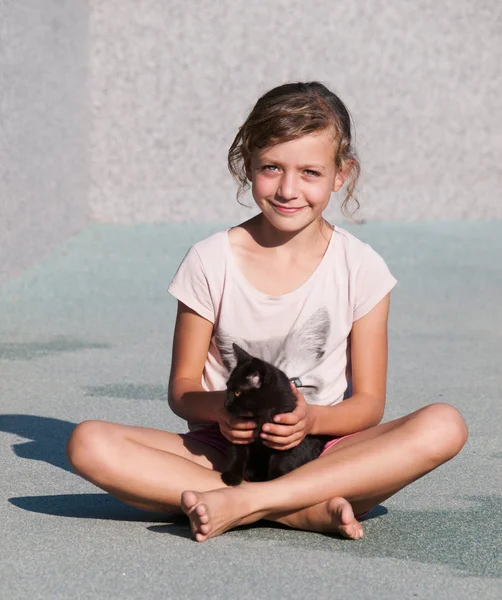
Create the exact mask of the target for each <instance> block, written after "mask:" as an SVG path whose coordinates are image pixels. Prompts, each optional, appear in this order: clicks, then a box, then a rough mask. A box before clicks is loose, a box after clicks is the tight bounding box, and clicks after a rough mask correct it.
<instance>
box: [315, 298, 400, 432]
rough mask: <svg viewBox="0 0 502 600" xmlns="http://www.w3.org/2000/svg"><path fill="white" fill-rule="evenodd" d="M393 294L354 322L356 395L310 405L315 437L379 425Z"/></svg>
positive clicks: (382, 404)
mask: <svg viewBox="0 0 502 600" xmlns="http://www.w3.org/2000/svg"><path fill="white" fill-rule="evenodd" d="M389 305H390V294H387V295H386V296H385V297H384V298H383V299H382V300H381V301H380V302H379V303H378V304H377V305H376V306H375V307H374V308H373V309H372V310H371V311H370V312H369V313H368V314H366V315H365V316H364V317H361V318H360V319H358V320H357V321H354V324H353V325H352V332H351V361H352V396H351V397H350V398H348V399H347V400H344V401H343V402H340V403H338V404H335V405H334V406H316V405H309V407H308V411H309V413H310V418H311V431H310V433H312V434H329V435H337V436H340V435H347V434H349V433H355V432H356V431H361V430H363V429H368V428H369V427H373V426H375V425H378V423H380V421H381V420H382V417H383V413H384V409H385V396H386V385H387V355H388V349H387V320H388V316H389Z"/></svg>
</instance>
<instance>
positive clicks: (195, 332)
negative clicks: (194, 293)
mask: <svg viewBox="0 0 502 600" xmlns="http://www.w3.org/2000/svg"><path fill="white" fill-rule="evenodd" d="M212 333H213V324H212V323H211V321H208V320H207V319H204V317H201V316H200V315H199V314H198V313H196V312H195V311H193V310H192V309H191V308H188V306H186V305H185V304H183V303H182V302H178V314H177V316H176V325H175V328H174V339H173V356H172V362H171V376H170V378H169V394H168V401H169V406H170V407H171V410H172V411H173V412H174V413H175V414H177V415H178V417H181V418H182V419H185V420H186V421H190V422H192V423H218V426H219V428H220V431H221V433H222V434H223V435H224V436H225V437H226V438H227V439H228V440H229V441H231V442H232V443H234V444H249V443H250V442H251V441H253V436H254V434H255V429H256V423H255V422H254V421H250V420H249V419H244V418H243V419H239V418H237V417H232V416H231V415H229V414H228V412H227V411H226V410H225V408H224V406H223V403H224V401H225V394H226V392H225V390H223V391H218V392H208V391H206V390H205V389H204V388H203V387H202V385H201V380H202V373H203V371H204V364H205V362H206V357H207V353H208V351H209V344H210V342H211V335H212Z"/></svg>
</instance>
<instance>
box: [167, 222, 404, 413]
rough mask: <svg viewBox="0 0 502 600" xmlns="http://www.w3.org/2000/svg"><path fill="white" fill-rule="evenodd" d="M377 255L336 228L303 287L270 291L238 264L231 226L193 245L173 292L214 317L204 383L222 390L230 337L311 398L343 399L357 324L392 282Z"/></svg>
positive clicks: (230, 356) (320, 400)
mask: <svg viewBox="0 0 502 600" xmlns="http://www.w3.org/2000/svg"><path fill="white" fill-rule="evenodd" d="M395 284H396V279H395V278H394V277H393V276H392V275H391V273H390V271H389V269H388V267H387V265H386V264H385V262H384V260H383V259H382V258H381V256H380V255H379V254H377V253H376V252H375V251H374V250H373V249H372V248H371V247H370V246H369V245H368V244H365V243H363V242H361V241H360V240H358V239H357V238H356V237H354V236H353V235H351V234H350V233H348V232H347V231H345V230H343V229H341V228H339V227H335V228H334V230H333V234H332V236H331V240H330V242H329V245H328V248H327V250H326V252H325V254H324V257H323V259H322V260H321V262H320V263H319V265H318V267H317V268H316V270H315V271H314V273H313V274H312V275H311V277H310V278H309V279H308V280H307V281H306V282H305V283H304V284H303V285H301V286H300V287H299V288H297V289H296V290H294V291H293V292H290V293H288V294H284V295H282V296H270V295H268V294H264V293H262V292H260V291H259V290H257V289H256V288H255V287H254V286H252V285H251V284H250V283H249V282H248V281H247V280H246V278H245V277H244V275H243V274H242V272H241V271H240V269H239V267H238V266H237V263H236V261H235V258H234V256H233V252H232V249H231V246H230V242H229V238H228V230H226V231H221V232H219V233H216V234H214V235H212V236H210V237H208V238H206V239H205V240H202V241H201V242H198V243H197V244H195V245H194V246H192V247H191V248H190V250H189V251H188V253H187V255H186V256H185V258H184V259H183V261H182V263H181V265H180V266H179V268H178V271H177V272H176V275H175V276H174V278H173V280H172V282H171V284H170V286H169V292H170V293H171V294H172V295H173V296H174V297H175V298H177V299H178V300H180V301H181V302H183V303H184V304H186V305H187V306H188V307H190V308H191V309H192V310H194V311H195V312H197V313H198V314H200V315H201V316H202V317H204V318H205V319H208V320H209V321H211V323H213V324H214V328H213V335H212V337H211V343H210V347H209V353H208V356H207V359H206V363H205V366H204V372H203V376H202V386H203V387H204V389H206V390H209V391H216V390H224V389H225V388H226V382H227V379H228V377H229V374H230V371H231V370H232V368H233V367H234V366H235V363H236V361H235V358H234V354H233V349H232V343H233V342H236V343H237V344H238V345H239V346H241V347H242V348H244V349H245V350H247V351H248V352H249V353H250V354H251V355H253V356H257V357H258V358H261V359H262V360H266V361H268V362H271V363H272V364H274V365H275V366H277V367H279V368H280V369H282V370H283V371H284V372H285V373H286V375H287V376H288V377H289V378H290V379H293V378H295V379H297V380H300V381H299V382H297V383H298V385H299V386H301V387H300V391H301V392H302V394H303V395H304V396H305V399H306V400H307V402H309V403H311V404H320V405H324V406H329V405H333V404H336V403H338V402H341V401H342V400H343V399H344V395H345V394H346V391H347V388H348V385H349V382H350V378H351V377H350V331H351V329H352V323H353V322H354V321H356V320H357V319H360V318H361V317H363V316H364V315H365V314H366V313H368V312H369V311H370V310H371V309H372V308H373V307H374V306H376V304H378V302H379V301H380V300H382V298H383V297H384V296H385V295H386V294H387V293H388V292H389V291H390V290H391V289H392V288H393V287H394V285H395Z"/></svg>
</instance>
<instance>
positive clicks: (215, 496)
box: [181, 484, 260, 542]
mask: <svg viewBox="0 0 502 600" xmlns="http://www.w3.org/2000/svg"><path fill="white" fill-rule="evenodd" d="M245 487H246V484H241V485H240V486H239V487H238V488H221V489H217V490H213V491H210V492H192V491H186V492H183V493H182V494H181V508H182V510H183V512H184V513H185V514H186V515H187V517H188V518H189V519H190V526H191V528H192V533H193V535H194V537H195V540H196V541H197V542H205V541H206V540H208V539H209V538H212V537H216V536H217V535H220V534H221V533H224V532H225V531H228V530H229V529H232V528H233V527H237V526H238V525H246V524H247V523H252V522H254V521H257V520H258V519H259V518H260V517H259V516H256V517H254V516H253V515H252V514H248V513H247V512H246V507H247V502H246V500H245V491H244V490H243V489H242V488H245ZM243 492H244V493H243Z"/></svg>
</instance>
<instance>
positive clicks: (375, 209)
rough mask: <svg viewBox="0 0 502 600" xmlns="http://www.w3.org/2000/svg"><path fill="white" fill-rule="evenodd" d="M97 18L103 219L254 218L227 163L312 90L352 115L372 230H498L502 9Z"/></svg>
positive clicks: (99, 4)
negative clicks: (280, 106) (244, 140)
mask: <svg viewBox="0 0 502 600" xmlns="http://www.w3.org/2000/svg"><path fill="white" fill-rule="evenodd" d="M91 6H92V11H91V35H92V47H91V59H90V64H91V77H92V85H91V93H92V135H91V138H92V143H91V173H92V187H91V195H90V204H91V211H92V216H93V218H94V219H96V220H98V221H118V222H134V221H143V220H146V221H153V220H165V221H174V220H185V219H193V220H212V219H225V220H229V219H230V220H233V219H237V218H240V217H242V216H245V215H247V214H249V213H248V211H246V210H242V209H241V210H239V208H238V205H237V204H236V202H235V199H234V190H235V187H234V184H233V182H232V180H231V179H230V176H229V175H228V172H227V170H226V152H227V148H228V146H229V145H230V143H231V141H232V139H233V136H234V134H235V133H236V129H237V127H238V126H239V125H240V124H241V122H242V121H243V119H244V118H245V116H246V114H247V112H248V111H249V110H250V108H251V107H252V105H253V103H254V102H255V100H256V99H257V97H258V96H259V95H260V94H261V93H263V92H264V91H266V90H267V89H269V88H270V87H272V86H275V85H277V84H280V83H283V82H285V81H289V80H306V79H319V80H321V81H323V82H325V83H326V84H327V85H328V86H331V87H332V88H333V89H334V90H336V91H337V92H338V93H339V94H340V96H341V97H342V98H343V99H344V100H345V101H346V103H347V105H348V107H349V109H350V111H351V113H352V115H353V118H354V121H355V124H356V132H357V135H356V143H357V146H358V148H359V152H360V155H361V159H362V166H363V177H362V180H361V187H360V199H361V202H362V204H363V210H362V211H361V215H360V216H362V217H366V218H368V219H421V218H426V219H439V218H441V219H443V218H446V219H449V218H464V217H473V218H487V217H492V218H502V202H501V200H502V199H501V188H502V171H501V161H500V155H501V151H502V137H501V135H500V123H501V122H502V103H501V102H500V96H501V92H502V73H501V71H500V64H502V56H501V54H502V52H501V46H502V41H501V31H502V19H501V14H502V13H501V7H502V4H501V3H500V1H499V0H477V1H476V2H471V1H470V0H449V1H447V2H437V1H436V0H417V2H409V1H408V0H390V1H389V2H384V3H375V2H374V1H373V0H359V1H357V2H350V1H349V0H340V1H339V2H329V1H328V0H322V1H320V2H316V3H308V2H305V0H274V1H272V0H254V1H252V2H251V1H249V0H225V1H221V2H215V1H214V0H190V1H188V2H175V1H167V0H108V1H107V2H105V1H99V0H94V1H93V2H91ZM335 205H336V200H335ZM331 213H332V214H333V215H338V214H339V211H338V209H337V208H336V206H334V207H333V209H332V210H331V211H330V214H331Z"/></svg>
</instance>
